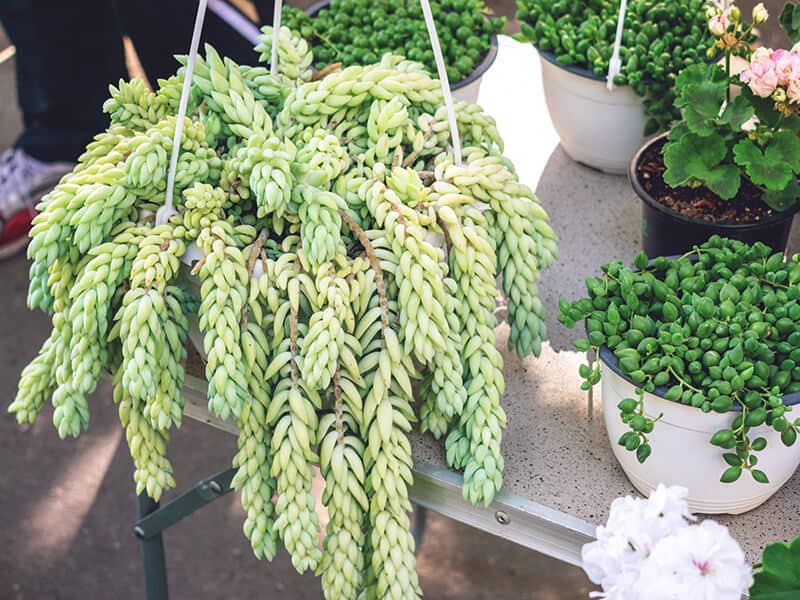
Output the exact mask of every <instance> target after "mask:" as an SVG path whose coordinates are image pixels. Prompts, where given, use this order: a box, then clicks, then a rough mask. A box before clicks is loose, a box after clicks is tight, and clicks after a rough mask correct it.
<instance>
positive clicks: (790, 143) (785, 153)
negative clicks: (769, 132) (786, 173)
mask: <svg viewBox="0 0 800 600" xmlns="http://www.w3.org/2000/svg"><path fill="white" fill-rule="evenodd" d="M766 156H767V158H769V159H770V160H774V161H783V162H786V163H787V164H788V165H789V166H790V167H791V168H792V171H794V172H795V173H797V172H800V138H798V137H797V134H795V132H794V131H790V130H786V129H782V130H781V131H779V132H778V133H776V134H775V135H773V136H772V140H771V141H770V143H769V146H768V147H767V151H766Z"/></svg>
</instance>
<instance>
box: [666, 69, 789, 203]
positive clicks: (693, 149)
mask: <svg viewBox="0 0 800 600" xmlns="http://www.w3.org/2000/svg"><path fill="white" fill-rule="evenodd" d="M730 84H731V79H730V78H729V77H728V75H726V72H725V70H724V69H723V68H722V67H720V66H719V65H706V64H697V65H692V66H690V67H687V68H686V69H684V70H683V71H681V73H680V75H678V77H677V79H676V85H675V89H676V93H677V98H676V100H675V106H676V107H678V108H679V109H681V111H682V113H683V120H682V121H681V122H680V123H678V124H676V126H675V127H674V128H673V129H672V131H671V132H670V134H669V136H668V140H667V143H666V144H665V145H664V149H663V155H664V164H665V165H666V167H667V169H666V171H665V172H664V181H665V182H666V184H667V185H669V186H670V187H673V188H675V187H680V186H697V185H704V186H705V187H706V188H708V189H709V190H710V191H711V192H712V193H714V194H716V195H717V196H718V197H719V198H721V199H723V200H729V199H731V198H733V197H735V196H736V194H737V193H738V192H739V189H740V187H741V183H742V178H743V177H744V178H746V179H747V180H749V181H750V182H751V183H752V184H754V185H755V186H757V187H758V188H759V189H760V190H761V192H762V197H761V198H762V200H763V201H764V203H765V204H767V206H769V207H770V208H772V209H773V210H777V211H781V210H786V209H788V208H790V207H791V206H792V205H793V204H794V203H795V202H796V201H797V198H798V197H800V184H798V182H797V177H798V175H800V139H798V137H797V135H796V130H797V128H796V125H797V122H796V118H797V117H796V116H794V115H792V116H789V117H786V116H785V115H783V114H781V113H780V112H779V111H776V110H775V102H774V101H773V100H772V99H770V98H759V97H757V96H755V95H754V94H753V93H752V92H751V91H750V90H749V89H748V88H744V89H743V90H742V92H741V94H740V95H738V96H736V97H735V98H733V99H732V100H729V101H727V100H726V96H727V94H728V90H729V86H730ZM723 106H724V109H723ZM753 116H757V117H758V125H757V126H756V129H755V130H754V131H752V132H748V131H744V130H743V129H742V126H743V125H744V124H745V123H747V122H748V121H749V120H750V119H752V118H753Z"/></svg>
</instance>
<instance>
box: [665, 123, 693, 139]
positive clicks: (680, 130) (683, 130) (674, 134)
mask: <svg viewBox="0 0 800 600" xmlns="http://www.w3.org/2000/svg"><path fill="white" fill-rule="evenodd" d="M687 133H689V128H688V127H687V126H686V125H685V124H684V123H678V124H677V125H675V127H673V128H672V129H670V131H669V133H668V134H667V140H668V141H670V142H676V141H678V140H679V139H681V138H682V137H683V136H685V135H686V134H687Z"/></svg>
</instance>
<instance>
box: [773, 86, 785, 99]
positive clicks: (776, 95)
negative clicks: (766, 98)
mask: <svg viewBox="0 0 800 600" xmlns="http://www.w3.org/2000/svg"><path fill="white" fill-rule="evenodd" d="M772 99H773V100H775V102H786V90H784V89H783V88H781V87H779V88H776V89H775V91H774V92H772Z"/></svg>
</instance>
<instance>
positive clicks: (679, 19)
mask: <svg viewBox="0 0 800 600" xmlns="http://www.w3.org/2000/svg"><path fill="white" fill-rule="evenodd" d="M627 6H628V8H627V13H626V17H625V28H624V30H623V34H622V46H621V47H620V58H621V61H622V70H621V72H620V73H619V74H618V75H617V76H616V77H615V78H614V83H615V84H617V85H625V84H628V85H630V86H631V89H633V91H634V92H636V93H637V94H638V95H640V96H644V97H645V109H646V113H647V116H648V121H647V124H646V129H645V134H647V135H650V134H654V133H658V132H660V131H666V130H667V129H668V127H669V125H670V123H671V122H672V120H673V119H675V118H676V117H677V114H678V113H677V109H676V108H675V106H674V105H673V101H674V94H673V85H674V82H675V76H676V75H677V73H678V72H679V71H680V70H681V69H682V68H684V67H686V66H688V65H691V64H694V63H696V62H698V61H700V62H702V61H704V60H705V51H706V48H708V46H709V44H710V43H711V40H712V37H711V33H710V32H709V31H708V28H707V27H706V23H705V12H704V11H705V8H706V6H707V3H706V2H705V1H704V0H670V1H669V2H666V1H664V0H660V1H657V0H630V1H629V2H628V5H627ZM619 7H620V3H619V1H618V0H617V1H614V0H589V1H588V2H587V1H586V0H557V1H553V0H517V18H518V19H519V21H520V33H519V34H518V35H516V36H515V38H516V39H517V40H519V41H526V42H531V43H533V44H534V45H535V46H536V47H537V48H538V49H539V50H540V51H543V52H547V53H550V54H553V55H555V58H556V60H557V61H558V62H559V64H561V65H565V66H577V67H583V68H585V69H588V70H589V71H591V72H593V73H594V74H595V75H598V76H605V75H606V73H607V72H608V65H609V61H610V59H611V55H612V51H613V47H614V38H615V35H616V28H617V17H618V12H619Z"/></svg>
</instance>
